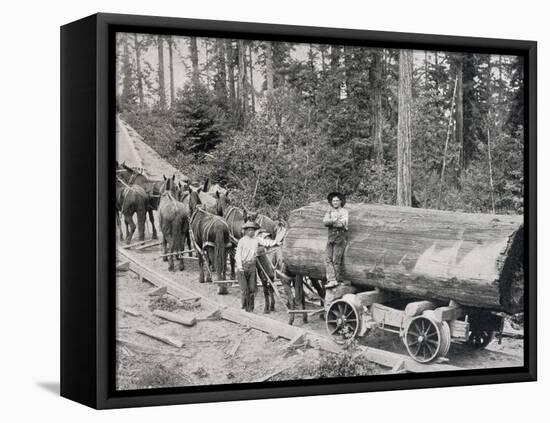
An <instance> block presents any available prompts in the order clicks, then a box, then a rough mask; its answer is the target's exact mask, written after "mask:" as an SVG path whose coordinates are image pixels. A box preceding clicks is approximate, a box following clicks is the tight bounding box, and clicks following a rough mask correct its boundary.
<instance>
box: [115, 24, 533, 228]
mask: <svg viewBox="0 0 550 423" xmlns="http://www.w3.org/2000/svg"><path fill="white" fill-rule="evenodd" d="M523 108H524V90H523V60H522V58H521V57H516V56H504V55H491V54H475V53H456V52H441V51H439V52H438V51H412V50H397V49H381V48H368V47H363V46H361V47H359V46H337V45H326V44H301V43H288V42H284V43H283V42H266V41H259V40H258V41H256V40H254V41H253V40H236V39H220V38H199V37H175V36H165V35H148V34H126V33H119V34H118V36H117V112H118V113H120V115H121V117H122V119H123V120H125V121H126V122H128V123H129V124H130V125H131V126H133V127H134V129H136V130H137V131H138V133H140V134H141V135H142V136H143V138H144V140H145V142H147V143H148V144H149V145H151V147H153V148H154V149H155V150H156V151H157V152H158V153H159V154H160V155H161V156H162V157H164V158H165V159H167V160H168V161H169V162H170V163H171V164H173V165H174V166H175V167H176V168H178V169H179V170H180V171H181V172H182V173H184V174H187V175H190V176H192V178H193V179H196V180H205V179H206V178H209V180H210V181H212V182H215V183H219V184H221V185H222V186H224V187H227V188H229V189H231V192H232V194H231V196H232V199H233V201H234V203H235V204H236V205H240V206H245V207H247V208H249V209H252V208H254V209H258V210H259V211H261V212H263V213H267V214H269V215H271V216H272V217H278V218H286V217H287V216H288V213H289V211H290V210H292V209H295V208H297V207H300V206H303V205H305V204H307V203H309V202H311V201H314V200H320V199H323V198H324V197H325V195H326V193H327V192H329V191H332V190H340V191H343V192H344V193H346V194H347V195H348V198H349V201H352V202H370V203H384V204H396V205H402V206H415V207H425V208H437V209H445V210H455V211H468V212H483V213H520V214H521V213H523V198H524V197H523V175H524V135H523V121H524V109H523Z"/></svg>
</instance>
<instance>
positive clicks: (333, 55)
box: [330, 46, 341, 101]
mask: <svg viewBox="0 0 550 423" xmlns="http://www.w3.org/2000/svg"><path fill="white" fill-rule="evenodd" d="M330 70H331V73H332V78H333V96H334V98H335V100H336V101H338V100H339V99H340V82H341V81H340V46H331V47H330Z"/></svg>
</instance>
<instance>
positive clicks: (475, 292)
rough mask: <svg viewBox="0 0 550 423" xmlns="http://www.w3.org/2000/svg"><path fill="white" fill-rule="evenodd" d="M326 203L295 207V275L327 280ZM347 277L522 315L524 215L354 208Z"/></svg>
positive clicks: (291, 246) (290, 248)
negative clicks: (324, 218)
mask: <svg viewBox="0 0 550 423" xmlns="http://www.w3.org/2000/svg"><path fill="white" fill-rule="evenodd" d="M327 207H328V205H327V204H326V203H312V204H310V205H308V206H305V207H302V208H300V209H297V210H294V211H293V212H292V213H291V215H290V219H289V225H288V232H287V234H286V237H285V240H284V243H283V257H284V260H285V262H286V264H287V265H288V268H289V270H290V271H291V272H293V273H297V274H302V275H307V276H310V277H312V278H318V279H322V278H323V277H324V276H325V264H324V256H325V255H324V250H325V245H326V239H327V228H326V227H324V226H323V223H322V219H323V216H324V213H325V212H326V211H327ZM346 208H347V209H348V211H349V219H350V224H349V231H348V233H347V235H348V245H347V248H346V251H345V254H344V275H343V276H344V279H345V280H349V281H351V283H352V285H355V286H357V287H359V288H372V287H377V288H381V289H385V290H389V291H394V292H399V293H403V294H406V295H409V296H413V297H417V298H421V299H431V300H441V301H449V300H454V301H456V302H457V303H459V304H462V305H465V306H471V307H478V308H484V309H489V310H498V311H505V312H508V313H517V312H519V311H522V310H523V290H524V280H523V254H524V248H523V216H518V215H492V214H481V213H479V214H473V213H458V212H447V211H439V210H427V209H417V208H408V207H395V206H383V205H368V204H363V203H361V204H348V205H346Z"/></svg>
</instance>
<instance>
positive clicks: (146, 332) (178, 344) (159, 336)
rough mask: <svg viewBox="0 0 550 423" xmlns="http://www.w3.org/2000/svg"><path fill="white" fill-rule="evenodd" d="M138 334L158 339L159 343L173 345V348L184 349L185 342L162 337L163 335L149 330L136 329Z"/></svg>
mask: <svg viewBox="0 0 550 423" xmlns="http://www.w3.org/2000/svg"><path fill="white" fill-rule="evenodd" d="M136 332H137V333H141V334H142V335H146V336H148V337H150V338H153V339H156V340H157V341H160V342H164V343H165V344H168V345H171V346H173V347H176V348H181V347H183V342H182V341H179V340H177V339H174V338H172V337H170V336H166V335H162V334H159V333H156V332H153V331H152V330H150V329H147V328H139V329H136Z"/></svg>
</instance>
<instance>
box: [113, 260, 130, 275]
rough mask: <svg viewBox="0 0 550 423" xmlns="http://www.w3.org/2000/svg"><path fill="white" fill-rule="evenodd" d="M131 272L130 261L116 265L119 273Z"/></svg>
mask: <svg viewBox="0 0 550 423" xmlns="http://www.w3.org/2000/svg"><path fill="white" fill-rule="evenodd" d="M128 270H130V262H129V261H123V262H120V263H117V265H116V271H117V272H126V271H128Z"/></svg>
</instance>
